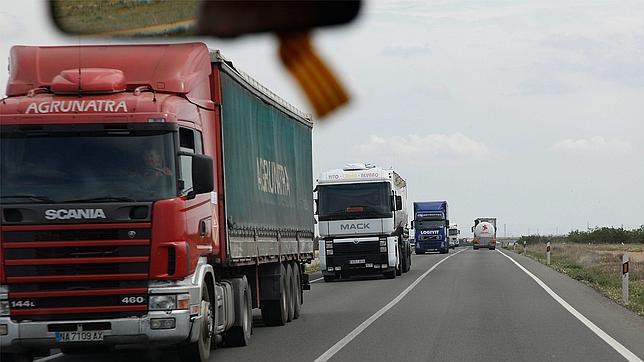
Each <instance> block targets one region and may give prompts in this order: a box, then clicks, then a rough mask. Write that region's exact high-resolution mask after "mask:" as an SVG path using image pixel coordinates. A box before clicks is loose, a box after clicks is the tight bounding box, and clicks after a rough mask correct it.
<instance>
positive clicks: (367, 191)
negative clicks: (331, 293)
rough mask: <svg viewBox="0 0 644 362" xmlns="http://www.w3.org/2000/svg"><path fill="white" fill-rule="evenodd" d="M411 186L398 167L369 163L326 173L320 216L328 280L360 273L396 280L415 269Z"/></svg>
mask: <svg viewBox="0 0 644 362" xmlns="http://www.w3.org/2000/svg"><path fill="white" fill-rule="evenodd" d="M406 187H407V183H406V181H405V180H404V179H403V178H402V177H400V176H399V175H398V174H397V173H396V172H395V171H393V170H386V169H382V168H377V167H374V166H368V165H365V164H349V165H347V166H345V167H344V168H343V169H335V170H330V171H328V172H325V173H323V174H322V175H321V176H320V178H319V180H318V185H317V187H316V191H317V207H318V209H317V214H318V219H319V232H320V241H319V243H320V244H319V247H320V269H321V271H322V274H323V276H324V280H325V281H332V280H334V279H336V278H339V277H349V276H351V275H355V274H384V275H385V276H386V277H388V278H395V277H396V275H401V274H402V273H403V272H407V271H408V270H409V268H410V266H411V249H410V248H409V246H408V245H409V240H408V229H407V211H406V209H405V201H406V198H407V189H406Z"/></svg>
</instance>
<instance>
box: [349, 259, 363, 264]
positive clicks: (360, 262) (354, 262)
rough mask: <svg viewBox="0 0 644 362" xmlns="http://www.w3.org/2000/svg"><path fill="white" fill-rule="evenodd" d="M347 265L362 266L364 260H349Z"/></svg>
mask: <svg viewBox="0 0 644 362" xmlns="http://www.w3.org/2000/svg"><path fill="white" fill-rule="evenodd" d="M349 264H364V259H354V260H349Z"/></svg>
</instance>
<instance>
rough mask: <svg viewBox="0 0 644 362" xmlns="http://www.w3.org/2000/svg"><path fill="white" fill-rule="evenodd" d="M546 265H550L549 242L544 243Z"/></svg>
mask: <svg viewBox="0 0 644 362" xmlns="http://www.w3.org/2000/svg"><path fill="white" fill-rule="evenodd" d="M546 265H550V242H549V241H548V242H547V243H546Z"/></svg>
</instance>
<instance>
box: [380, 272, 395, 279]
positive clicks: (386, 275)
mask: <svg viewBox="0 0 644 362" xmlns="http://www.w3.org/2000/svg"><path fill="white" fill-rule="evenodd" d="M383 275H384V276H385V278H387V279H395V278H396V271H395V270H392V271H389V272H386V273H383Z"/></svg>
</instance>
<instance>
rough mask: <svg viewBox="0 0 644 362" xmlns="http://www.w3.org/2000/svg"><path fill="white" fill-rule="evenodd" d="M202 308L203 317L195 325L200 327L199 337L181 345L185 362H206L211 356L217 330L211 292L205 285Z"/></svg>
mask: <svg viewBox="0 0 644 362" xmlns="http://www.w3.org/2000/svg"><path fill="white" fill-rule="evenodd" d="M201 310H202V311H203V318H202V319H201V322H200V324H199V325H197V326H195V327H196V328H199V329H200V332H199V339H198V340H197V341H196V342H192V343H188V344H184V345H181V346H179V357H180V359H181V360H182V361H184V362H192V361H200V362H205V361H208V358H209V357H210V345H211V344H212V337H213V332H214V331H215V325H214V324H215V316H214V313H213V310H212V304H211V303H210V294H209V293H208V288H207V287H206V286H205V285H204V286H203V289H202V290H201Z"/></svg>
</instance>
